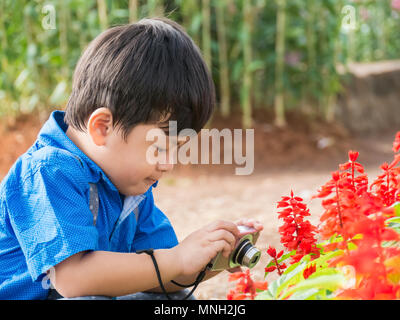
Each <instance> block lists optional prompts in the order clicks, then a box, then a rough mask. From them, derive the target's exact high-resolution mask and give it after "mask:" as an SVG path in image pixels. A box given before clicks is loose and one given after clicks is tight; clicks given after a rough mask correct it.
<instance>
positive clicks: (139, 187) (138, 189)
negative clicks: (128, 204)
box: [121, 179, 154, 196]
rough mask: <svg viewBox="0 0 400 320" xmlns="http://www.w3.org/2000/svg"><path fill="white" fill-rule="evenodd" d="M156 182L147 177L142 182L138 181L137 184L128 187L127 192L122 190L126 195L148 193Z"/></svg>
mask: <svg viewBox="0 0 400 320" xmlns="http://www.w3.org/2000/svg"><path fill="white" fill-rule="evenodd" d="M153 184H154V182H150V181H149V180H147V179H145V180H143V181H142V183H138V184H136V185H135V186H132V187H130V188H129V187H128V188H127V190H125V192H121V193H122V194H124V195H125V196H138V195H141V194H143V193H146V192H147V190H149V188H150V187H151V186H152V185H153Z"/></svg>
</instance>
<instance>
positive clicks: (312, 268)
mask: <svg viewBox="0 0 400 320" xmlns="http://www.w3.org/2000/svg"><path fill="white" fill-rule="evenodd" d="M316 270H317V266H316V265H315V264H312V265H310V266H309V267H307V268H305V269H304V271H303V277H304V279H307V278H308V277H309V276H311V275H312V274H313V273H314V272H315V271H316Z"/></svg>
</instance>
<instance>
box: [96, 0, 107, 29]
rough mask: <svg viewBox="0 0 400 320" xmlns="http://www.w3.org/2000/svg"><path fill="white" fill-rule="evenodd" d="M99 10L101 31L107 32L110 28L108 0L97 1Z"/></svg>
mask: <svg viewBox="0 0 400 320" xmlns="http://www.w3.org/2000/svg"><path fill="white" fill-rule="evenodd" d="M97 9H98V12H99V21H100V26H101V29H102V30H105V29H107V28H108V17H107V4H106V0H97Z"/></svg>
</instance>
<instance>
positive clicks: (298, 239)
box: [278, 191, 319, 272]
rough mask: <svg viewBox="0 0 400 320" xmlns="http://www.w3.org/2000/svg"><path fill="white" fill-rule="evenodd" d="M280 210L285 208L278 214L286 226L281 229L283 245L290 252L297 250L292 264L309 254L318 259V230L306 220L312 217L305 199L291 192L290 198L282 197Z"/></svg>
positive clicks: (279, 205) (279, 203) (279, 204)
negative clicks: (316, 233) (304, 201)
mask: <svg viewBox="0 0 400 320" xmlns="http://www.w3.org/2000/svg"><path fill="white" fill-rule="evenodd" d="M278 208H284V209H283V210H282V211H280V212H278V217H279V218H280V219H283V221H284V224H283V225H282V226H280V227H279V233H280V234H281V243H282V244H283V245H284V246H285V247H286V248H287V249H288V250H289V251H292V250H296V255H295V256H293V257H292V263H294V262H295V261H298V260H299V259H301V257H303V256H304V255H306V254H309V253H314V254H315V257H318V256H319V250H318V249H317V248H316V241H317V240H316V238H315V232H316V231H317V229H316V227H314V226H313V225H311V223H310V222H309V221H307V220H305V219H304V218H305V217H307V216H309V215H310V211H309V209H308V208H307V206H306V205H305V204H304V203H303V199H302V198H300V197H295V196H294V194H293V191H291V192H290V197H282V200H281V201H280V202H278ZM278 272H279V270H278Z"/></svg>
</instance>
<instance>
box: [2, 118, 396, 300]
mask: <svg viewBox="0 0 400 320" xmlns="http://www.w3.org/2000/svg"><path fill="white" fill-rule="evenodd" d="M47 117H48V115H47ZM47 117H43V116H41V117H39V116H38V115H25V116H22V117H20V118H18V120H17V121H15V122H14V123H6V122H3V123H2V124H1V125H0V139H1V140H0V141H1V144H0V154H1V157H0V179H2V178H3V177H4V176H5V175H6V174H7V172H8V170H9V168H10V167H11V166H12V164H13V163H14V161H15V160H16V159H17V157H18V156H19V155H21V154H22V153H24V152H25V151H26V150H27V149H28V148H29V147H30V146H31V144H32V143H33V142H34V141H35V139H36V136H37V134H38V132H39V130H40V128H41V126H42V124H43V122H44V121H45V120H47ZM254 118H255V119H257V121H255V123H254V130H255V131H254V133H255V135H254V159H255V160H254V172H253V173H252V174H251V175H249V176H238V175H235V168H236V167H237V166H236V165H235V164H232V165H185V166H184V165H177V166H176V167H175V168H174V170H173V171H172V172H171V173H169V174H168V175H166V176H165V177H164V178H163V179H162V180H160V183H159V184H158V187H157V188H155V189H154V197H155V199H156V203H157V205H158V207H159V208H160V209H161V210H162V211H163V212H164V213H165V214H166V215H167V216H168V217H169V219H170V220H171V222H172V224H173V226H174V228H175V231H176V233H177V236H178V238H179V239H184V238H185V237H186V236H187V235H189V234H190V233H191V232H193V231H195V230H196V229H198V228H199V227H201V226H203V225H206V224H208V223H210V222H212V221H215V220H219V219H225V220H232V221H235V220H237V219H240V218H243V217H247V218H254V219H258V220H259V221H261V222H262V223H263V225H264V231H263V232H262V233H261V235H260V238H259V241H258V243H257V245H258V247H259V248H260V249H262V250H263V251H264V252H265V249H266V247H267V246H268V245H273V246H276V247H277V249H279V248H281V247H280V244H279V233H278V226H279V225H280V221H278V219H277V210H276V202H277V201H279V200H280V197H281V196H283V195H288V194H289V193H290V190H293V191H294V192H295V194H296V195H298V196H301V197H303V198H304V200H305V202H306V203H307V204H308V205H309V208H310V210H311V213H312V217H311V221H312V222H313V223H315V224H317V223H318V219H319V215H320V214H321V207H320V202H319V201H318V200H313V201H311V196H312V195H313V194H315V192H316V190H317V189H318V188H319V187H320V186H321V185H323V184H324V183H325V182H326V181H327V180H329V178H330V172H331V171H334V170H336V169H337V165H338V164H339V163H343V162H346V161H347V152H348V150H350V149H351V150H357V151H359V152H360V157H359V162H361V163H363V164H364V166H365V168H366V171H367V173H368V174H369V176H370V177H371V178H374V177H376V176H377V174H378V172H379V165H380V164H381V163H383V162H384V161H387V162H390V161H391V160H392V157H393V154H392V151H391V148H392V141H393V138H394V136H395V132H396V130H395V129H393V130H388V131H386V132H381V133H379V134H374V135H369V136H366V135H363V136H354V135H350V134H349V133H348V132H347V131H346V130H345V129H343V128H342V127H340V126H339V125H337V124H327V123H323V122H321V121H311V122H310V121H308V120H306V119H304V118H301V117H299V116H297V115H289V117H288V118H289V125H288V126H287V127H286V128H285V129H280V128H276V127H274V126H273V125H271V124H270V123H271V122H270V121H269V119H264V118H263V117H262V115H257V114H256V115H255V116H254ZM212 127H216V128H218V129H222V128H230V129H233V128H240V119H239V118H230V119H221V118H217V117H216V118H214V119H213V125H212ZM267 263H268V261H267V258H266V255H265V254H263V257H262V259H261V261H260V263H259V264H258V265H257V266H256V267H255V268H254V269H253V271H252V273H253V275H254V278H255V280H258V281H261V280H263V274H264V273H263V272H264V269H263V268H264V267H265V265H266V264H267ZM272 279H273V276H272V277H271V278H268V279H267V280H272ZM232 287H233V284H232V283H229V282H228V273H227V272H223V273H221V274H220V275H218V276H217V277H215V278H212V279H210V280H208V281H207V282H205V283H202V284H201V285H200V286H199V288H198V289H197V290H196V293H195V296H196V298H198V299H225V297H226V293H227V292H228V290H229V288H232Z"/></svg>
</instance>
